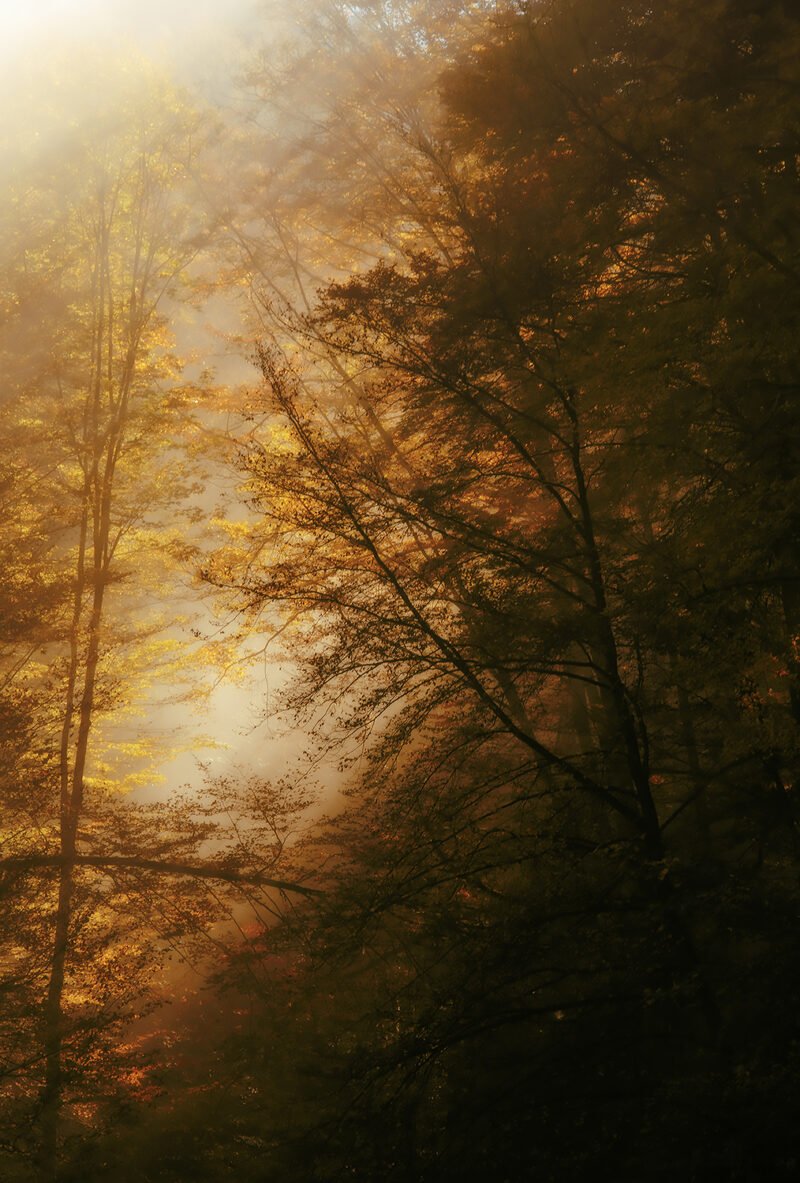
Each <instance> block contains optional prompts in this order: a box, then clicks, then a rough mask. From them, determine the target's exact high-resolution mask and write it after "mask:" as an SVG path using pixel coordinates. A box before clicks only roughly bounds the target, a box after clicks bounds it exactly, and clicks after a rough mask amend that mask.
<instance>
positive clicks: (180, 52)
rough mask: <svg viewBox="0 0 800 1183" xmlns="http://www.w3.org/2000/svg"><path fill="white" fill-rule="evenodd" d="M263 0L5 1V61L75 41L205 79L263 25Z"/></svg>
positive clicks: (0, 54) (1, 0)
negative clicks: (245, 33) (107, 46)
mask: <svg viewBox="0 0 800 1183" xmlns="http://www.w3.org/2000/svg"><path fill="white" fill-rule="evenodd" d="M258 7H259V5H258V0H0V58H2V59H3V60H6V61H7V60H8V59H9V58H11V59H16V60H18V61H19V60H23V59H25V58H27V57H30V56H32V55H35V54H36V53H37V51H39V50H41V48H42V47H43V45H53V44H57V45H62V46H63V45H68V44H69V43H70V42H71V41H78V42H82V43H84V44H87V43H90V44H91V43H97V42H101V43H111V44H112V45H114V46H115V48H119V47H121V46H129V47H133V48H135V49H137V50H138V51H139V52H141V53H143V54H145V55H146V56H148V57H154V58H157V59H161V60H166V61H167V62H169V63H170V64H171V65H172V67H173V68H174V70H175V72H176V73H178V74H179V75H183V76H184V77H191V78H192V79H193V80H195V81H199V82H201V83H203V82H205V80H206V78H210V79H212V82H213V76H214V74H215V73H216V74H223V75H224V74H225V73H227V68H226V67H227V62H226V59H227V58H228V57H229V56H230V57H231V58H232V57H233V54H234V52H235V48H236V37H237V34H238V33H240V32H241V31H242V30H244V29H246V28H247V29H249V31H250V32H251V34H252V30H253V29H254V28H255V27H258V22H257V21H256V20H255V12H256V10H257V9H258Z"/></svg>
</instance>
